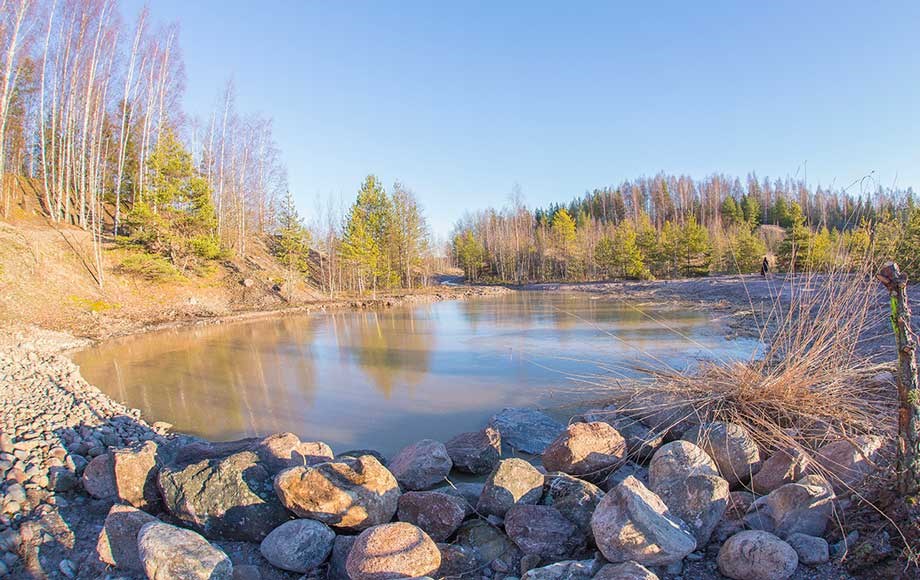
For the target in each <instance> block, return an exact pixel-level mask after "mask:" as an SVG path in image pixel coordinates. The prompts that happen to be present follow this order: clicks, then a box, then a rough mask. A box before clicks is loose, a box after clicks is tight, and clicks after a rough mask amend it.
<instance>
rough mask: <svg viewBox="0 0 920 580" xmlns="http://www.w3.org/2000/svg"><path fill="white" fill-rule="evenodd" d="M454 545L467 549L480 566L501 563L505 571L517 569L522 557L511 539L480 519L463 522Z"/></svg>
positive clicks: (521, 553)
mask: <svg viewBox="0 0 920 580" xmlns="http://www.w3.org/2000/svg"><path fill="white" fill-rule="evenodd" d="M454 544H455V545H459V546H464V547H466V548H469V550H470V551H471V552H472V554H473V556H475V558H476V560H477V562H479V564H480V565H481V566H488V565H490V564H493V563H495V562H501V563H502V565H503V567H504V568H505V569H506V570H514V569H517V568H518V566H519V565H520V562H521V558H522V557H523V555H524V554H523V552H521V550H520V548H518V547H517V545H516V544H515V543H514V542H512V541H511V538H509V537H508V536H507V535H505V534H503V533H502V532H501V530H499V529H498V528H496V527H494V526H492V525H490V524H489V523H487V522H485V521H483V520H480V519H474V520H470V521H468V522H464V524H463V525H462V526H460V529H459V530H457V536H456V540H455V541H454Z"/></svg>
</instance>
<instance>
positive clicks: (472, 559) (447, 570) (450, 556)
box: [434, 544, 481, 580]
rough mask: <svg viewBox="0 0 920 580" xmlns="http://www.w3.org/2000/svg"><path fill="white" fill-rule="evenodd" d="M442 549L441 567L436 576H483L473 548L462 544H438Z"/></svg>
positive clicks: (477, 577)
mask: <svg viewBox="0 0 920 580" xmlns="http://www.w3.org/2000/svg"><path fill="white" fill-rule="evenodd" d="M438 549H439V550H441V567H440V568H438V572H437V574H435V575H434V577H435V578H476V579H477V580H478V579H479V578H480V577H481V574H480V572H481V569H480V565H479V561H478V560H477V559H476V554H475V553H474V552H473V549H472V548H470V547H468V546H463V545H461V544H438Z"/></svg>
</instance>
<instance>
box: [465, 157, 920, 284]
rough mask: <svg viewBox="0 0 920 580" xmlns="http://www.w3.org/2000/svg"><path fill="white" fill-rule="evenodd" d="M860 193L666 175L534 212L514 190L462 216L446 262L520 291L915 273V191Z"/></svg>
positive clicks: (919, 234) (919, 217) (919, 213)
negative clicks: (497, 205)
mask: <svg viewBox="0 0 920 580" xmlns="http://www.w3.org/2000/svg"><path fill="white" fill-rule="evenodd" d="M854 185H859V186H860V188H859V189H857V190H856V191H855V192H854V191H852V190H851V189H847V188H841V189H837V190H829V189H824V188H821V187H818V188H815V189H811V188H809V187H808V186H807V185H806V184H805V182H804V181H802V180H794V179H786V180H773V181H771V180H769V179H763V180H759V179H758V178H757V177H756V175H754V174H751V175H749V176H748V178H747V180H746V182H742V181H741V180H740V179H737V178H729V177H726V176H724V175H721V174H717V175H713V176H710V177H707V178H705V179H702V180H694V179H692V178H689V177H686V176H672V175H665V174H660V175H657V176H655V177H652V178H642V179H638V180H634V181H626V182H623V183H621V184H620V185H619V186H615V187H608V188H603V189H596V190H594V191H591V192H588V193H586V194H584V195H583V196H580V197H577V198H575V199H573V200H572V201H571V202H569V203H567V204H552V205H550V206H549V207H546V208H536V209H533V210H531V209H529V208H527V207H526V206H525V205H524V204H523V202H522V201H521V198H520V195H519V194H515V195H512V198H511V201H510V203H509V204H508V205H506V206H505V207H504V208H502V209H487V210H484V211H480V212H477V213H475V214H472V215H468V216H466V217H464V218H463V219H461V220H460V221H459V222H458V223H457V224H456V226H455V228H454V232H453V234H452V236H451V248H450V250H451V256H452V258H453V260H454V261H455V263H456V265H457V266H459V267H461V268H463V270H464V272H465V274H466V276H467V277H468V278H469V279H471V280H486V281H496V282H505V283H517V284H521V283H528V282H543V281H554V280H571V281H584V280H600V279H609V278H630V279H649V278H674V277H686V276H702V275H708V274H718V273H734V274H737V273H753V272H756V271H758V269H759V268H760V266H761V264H762V261H763V259H764V258H765V257H767V258H768V260H769V263H770V267H771V268H779V269H783V270H786V271H796V270H797V271H802V270H806V269H807V270H810V271H829V270H832V269H841V268H844V269H853V268H856V267H859V266H860V265H862V264H864V263H865V262H866V260H882V259H891V258H897V259H899V260H901V261H902V262H903V263H904V264H905V265H906V267H907V269H908V270H909V271H916V270H917V269H918V268H917V267H918V266H920V264H918V262H917V259H916V258H915V256H917V252H916V250H920V208H918V207H917V204H916V199H915V196H914V193H913V191H912V190H911V189H907V190H895V189H885V188H880V187H874V188H871V189H865V188H863V187H862V186H863V185H865V184H864V183H857V184H854Z"/></svg>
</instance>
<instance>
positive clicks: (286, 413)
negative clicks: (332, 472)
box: [74, 292, 756, 453]
mask: <svg viewBox="0 0 920 580" xmlns="http://www.w3.org/2000/svg"><path fill="white" fill-rule="evenodd" d="M723 332H724V329H723V328H722V326H721V325H720V323H719V322H718V321H716V320H714V319H712V318H711V316H710V315H709V314H708V313H707V312H701V311H688V310H682V309H679V308H674V307H668V306H661V307H647V306H642V307H641V308H640V307H635V306H631V305H627V304H624V303H622V302H618V301H613V300H608V299H604V298H602V297H592V296H587V295H583V294H561V293H559V294H557V293H542V292H519V293H518V292H515V293H509V294H505V295H499V296H494V297H488V298H476V299H472V300H468V301H448V302H439V303H434V304H425V305H408V306H401V307H397V308H393V309H390V310H385V311H379V312H338V313H316V314H308V315H297V316H289V317H285V318H275V319H267V320H261V321H255V322H246V323H234V324H227V325H215V326H204V327H197V328H190V329H182V330H173V331H165V332H157V333H152V334H146V335H141V336H137V337H130V338H126V339H121V340H116V341H111V342H107V343H103V344H101V345H99V346H96V347H93V348H91V349H88V350H85V351H82V352H80V353H78V354H76V355H75V356H74V359H75V361H76V363H77V364H79V365H80V367H81V369H82V372H83V376H84V377H85V378H86V379H87V380H88V381H89V382H90V383H92V384H95V385H97V386H98V387H99V388H101V389H102V390H103V391H105V392H106V393H107V394H108V395H110V396H111V397H113V398H115V399H117V400H119V401H122V402H124V403H126V404H127V405H129V406H132V407H136V408H139V409H141V410H142V411H143V414H144V416H145V417H146V418H147V419H148V420H150V421H155V420H161V421H168V422H170V423H172V424H173V425H175V429H176V430H177V431H182V432H187V433H193V434H196V435H200V436H203V437H207V438H210V439H218V440H219V439H233V438H238V437H244V436H249V435H256V434H269V433H276V432H281V431H292V432H294V433H297V434H298V435H300V436H301V438H303V439H305V440H306V439H311V440H316V439H318V440H322V441H325V442H327V443H328V444H330V445H331V446H332V448H333V449H334V450H336V451H344V450H346V449H349V448H368V447H371V448H375V449H378V450H380V451H381V452H384V453H392V452H394V451H396V450H398V449H399V448H401V447H402V446H404V445H406V444H408V443H411V442H413V441H416V440H419V439H423V438H432V439H439V440H442V441H443V440H446V439H448V438H450V437H451V436H453V435H455V434H457V433H460V432H462V431H469V430H473V429H478V428H480V427H482V426H483V425H484V424H485V423H486V421H487V420H488V417H489V416H491V415H492V414H493V413H495V412H496V411H498V410H500V409H501V408H502V407H506V406H533V407H549V408H555V409H557V410H558V412H560V413H561V412H562V410H563V409H566V408H570V407H571V406H572V405H577V403H578V402H579V401H585V400H587V399H596V398H597V397H598V396H599V393H598V391H597V390H596V388H592V387H590V386H589V385H587V384H586V383H585V382H583V380H588V381H590V382H598V380H604V379H609V378H615V377H618V376H623V375H631V374H635V372H636V371H635V370H634V368H635V366H636V365H637V364H638V365H643V366H647V365H648V364H651V363H656V364H668V365H671V366H674V367H679V368H680V367H687V366H690V365H692V364H694V362H695V361H698V360H699V359H701V358H718V359H722V360H725V359H729V358H739V357H748V356H750V353H751V352H753V350H754V349H755V348H756V345H755V343H754V342H752V341H750V340H741V339H736V340H727V339H725V338H723ZM580 379H582V380H580Z"/></svg>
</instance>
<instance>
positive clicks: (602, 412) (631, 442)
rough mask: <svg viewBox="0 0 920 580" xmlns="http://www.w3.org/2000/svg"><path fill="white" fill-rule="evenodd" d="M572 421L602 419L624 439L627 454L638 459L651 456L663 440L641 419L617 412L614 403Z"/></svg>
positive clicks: (586, 421)
mask: <svg viewBox="0 0 920 580" xmlns="http://www.w3.org/2000/svg"><path fill="white" fill-rule="evenodd" d="M572 421H573V422H581V423H592V422H594V421H602V422H604V423H607V424H608V425H610V426H611V427H613V428H614V429H616V430H617V432H619V434H620V435H621V436H622V437H623V439H625V440H626V449H627V451H628V452H629V456H630V457H633V458H635V459H637V460H639V461H645V460H646V459H648V458H649V457H651V456H652V454H653V453H655V450H656V449H658V447H660V446H661V444H662V443H663V442H664V435H663V434H661V433H655V432H654V431H652V430H651V429H649V428H648V426H647V425H645V423H643V422H642V421H639V420H638V419H636V418H634V417H630V416H629V415H626V414H625V413H621V412H619V411H618V410H617V407H616V406H614V405H610V406H608V407H605V408H603V409H592V410H590V411H587V412H586V413H584V414H582V415H577V416H575V417H573V418H572Z"/></svg>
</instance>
